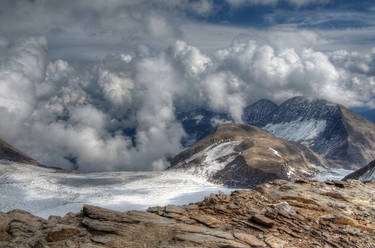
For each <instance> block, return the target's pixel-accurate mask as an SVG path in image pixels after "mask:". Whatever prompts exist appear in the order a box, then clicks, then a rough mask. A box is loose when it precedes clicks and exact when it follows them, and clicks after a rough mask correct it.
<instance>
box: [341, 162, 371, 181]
mask: <svg viewBox="0 0 375 248" xmlns="http://www.w3.org/2000/svg"><path fill="white" fill-rule="evenodd" d="M348 179H356V180H360V181H362V182H370V181H372V182H375V160H374V161H372V162H371V163H369V164H368V165H366V166H364V167H363V168H361V169H359V170H356V171H354V172H353V173H351V174H349V175H347V176H346V177H345V178H344V180H348Z"/></svg>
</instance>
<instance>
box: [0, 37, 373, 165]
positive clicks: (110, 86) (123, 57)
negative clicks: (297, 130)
mask: <svg viewBox="0 0 375 248" xmlns="http://www.w3.org/2000/svg"><path fill="white" fill-rule="evenodd" d="M47 47H48V45H47V40H46V39H45V38H27V39H23V40H21V41H19V42H17V43H16V44H13V45H12V46H10V49H9V50H8V51H7V57H5V58H4V59H3V60H2V64H1V67H0V81H1V84H0V88H1V89H0V92H1V101H0V112H1V115H2V120H3V121H2V122H1V125H0V132H1V134H2V138H4V139H5V140H7V141H8V142H10V143H12V144H14V145H16V146H17V147H19V148H20V149H22V150H24V151H25V152H27V153H29V154H30V155H31V156H33V157H35V158H36V159H38V160H39V161H40V162H42V163H45V164H47V165H50V166H60V167H63V168H72V167H73V166H74V165H78V167H79V169H82V170H84V171H98V170H153V169H163V168H165V167H166V166H167V165H168V158H170V157H171V156H173V155H175V154H176V153H177V152H179V151H180V150H181V149H182V147H181V144H180V141H181V139H182V138H183V137H184V135H185V132H184V130H183V128H182V126H181V124H180V123H179V122H178V120H176V110H177V109H179V110H181V109H184V106H189V107H192V106H196V107H200V106H208V107H210V108H211V109H213V110H215V111H218V112H225V113H228V114H229V115H230V116H231V117H232V118H233V119H234V120H235V121H237V122H241V116H242V110H243V108H244V107H245V106H247V105H248V104H251V103H253V102H254V101H256V100H259V99H260V98H268V99H271V100H274V101H276V102H281V101H283V100H285V99H287V98H289V97H292V96H296V95H305V96H311V97H319V98H324V99H327V100H330V101H333V102H337V103H341V104H344V105H346V106H361V105H367V106H375V99H374V96H375V92H374V88H375V87H374V75H373V68H374V59H373V58H374V53H372V54H370V55H361V54H359V53H349V52H347V51H336V52H331V53H323V52H319V51H315V50H313V49H309V48H306V49H299V50H295V49H293V48H283V49H280V48H274V47H272V46H271V45H267V44H260V43H259V42H256V41H253V40H248V41H244V40H243V39H241V40H240V41H234V42H233V44H232V45H231V46H229V47H228V48H225V49H220V50H217V51H216V52H215V53H213V54H204V53H203V52H201V51H200V50H199V49H198V48H197V47H193V46H191V45H189V44H187V43H186V42H184V41H181V40H180V41H176V43H175V44H174V45H173V46H171V47H169V48H168V49H166V50H164V51H148V52H139V51H136V50H135V51H134V52H132V53H131V54H130V53H129V54H113V55H110V56H107V57H106V59H104V60H103V61H102V62H100V63H98V64H96V65H95V66H92V67H75V66H73V65H71V64H69V63H68V62H66V61H63V60H55V61H50V60H49V59H48V48H47ZM148 49H151V48H147V49H146V50H148ZM373 52H374V51H373ZM129 130H133V132H134V135H130V134H129V133H128V131H129Z"/></svg>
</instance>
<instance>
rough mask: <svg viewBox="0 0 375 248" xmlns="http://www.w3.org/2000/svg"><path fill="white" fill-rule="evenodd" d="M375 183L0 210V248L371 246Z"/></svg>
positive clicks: (280, 183)
mask: <svg viewBox="0 0 375 248" xmlns="http://www.w3.org/2000/svg"><path fill="white" fill-rule="evenodd" d="M374 195H375V183H362V182H360V181H357V180H348V181H345V182H344V181H306V180H298V181H296V182H294V183H293V182H288V181H284V180H275V181H272V182H269V183H266V184H263V185H260V186H258V187H257V188H255V189H254V190H252V191H245V190H241V191H234V192H233V193H232V194H231V195H226V194H223V193H219V194H211V195H210V196H209V197H206V198H205V200H204V201H202V202H198V203H194V204H189V205H184V206H171V205H169V206H165V207H152V208H149V209H148V210H147V211H146V212H142V211H130V212H117V211H111V210H107V209H103V208H99V207H94V206H89V205H85V206H84V207H83V209H82V211H81V212H80V213H78V214H73V213H69V214H67V215H66V216H64V217H54V216H51V217H49V219H48V220H45V219H42V218H39V217H35V216H33V215H31V214H29V213H27V212H25V211H21V210H13V211H10V212H8V213H1V214H0V247H4V248H5V247H19V248H22V247H38V248H41V247H85V248H89V247H90V248H94V247H96V248H99V247H268V248H270V247H271V248H283V247H285V248H287V247H309V248H311V247H326V248H328V247H335V248H341V247H348V248H349V247H350V248H352V247H366V248H372V247H375V231H374V230H375V197H374Z"/></svg>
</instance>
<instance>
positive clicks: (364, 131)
mask: <svg viewBox="0 0 375 248" xmlns="http://www.w3.org/2000/svg"><path fill="white" fill-rule="evenodd" d="M264 102H265V101H264V100H261V101H259V102H257V103H255V104H253V105H251V106H249V107H247V108H246V110H247V112H245V114H244V117H243V118H244V120H245V121H247V123H249V124H251V125H256V126H259V127H261V128H263V129H265V130H267V131H269V132H271V133H272V134H274V135H275V136H277V137H279V138H283V139H287V140H289V141H295V142H298V143H301V144H303V145H305V146H307V147H309V148H311V149H312V150H313V151H315V152H317V153H318V154H320V155H322V156H323V157H324V158H325V159H327V160H329V161H330V162H331V164H332V165H336V166H337V167H343V168H349V169H358V168H360V167H362V166H363V165H365V164H367V163H369V162H370V161H372V160H374V159H375V123H373V122H370V121H368V120H366V119H365V118H363V117H362V116H360V115H358V114H356V113H354V112H352V111H350V110H349V109H347V108H345V107H344V106H342V105H339V104H334V103H331V102H328V101H326V100H321V99H314V100H310V99H307V98H305V97H294V98H291V99H289V100H287V101H285V102H284V103H282V104H281V105H280V106H278V107H277V109H275V110H274V111H269V109H270V108H269V106H270V105H271V104H270V103H268V102H269V101H266V102H267V104H264ZM272 109H274V108H272ZM254 113H264V114H263V115H262V116H261V117H263V118H261V119H260V118H258V117H259V115H258V114H254ZM266 113H269V114H268V115H267V114H266ZM254 120H255V121H254Z"/></svg>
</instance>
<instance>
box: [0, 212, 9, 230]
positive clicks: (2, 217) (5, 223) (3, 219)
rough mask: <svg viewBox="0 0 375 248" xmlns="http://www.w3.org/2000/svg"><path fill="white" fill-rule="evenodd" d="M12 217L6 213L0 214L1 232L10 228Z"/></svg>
mask: <svg viewBox="0 0 375 248" xmlns="http://www.w3.org/2000/svg"><path fill="white" fill-rule="evenodd" d="M9 222H10V219H9V217H8V216H7V215H6V214H0V232H7V231H8V230H9Z"/></svg>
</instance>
